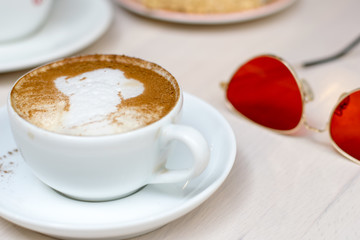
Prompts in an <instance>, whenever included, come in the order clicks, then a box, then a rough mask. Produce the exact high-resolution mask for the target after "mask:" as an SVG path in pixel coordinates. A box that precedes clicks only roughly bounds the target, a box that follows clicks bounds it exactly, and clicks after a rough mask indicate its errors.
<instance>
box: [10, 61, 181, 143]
mask: <svg viewBox="0 0 360 240" xmlns="http://www.w3.org/2000/svg"><path fill="white" fill-rule="evenodd" d="M142 64H147V65H149V66H150V69H147V68H144V67H142V66H141V65H142ZM156 70H158V71H161V69H160V68H159V67H158V66H157V65H155V64H149V63H145V62H144V61H143V60H140V59H136V58H129V57H126V56H115V55H101V56H100V55H91V56H82V57H75V58H70V59H65V60H63V61H59V62H55V63H52V64H49V65H46V66H43V67H40V68H38V69H36V70H34V71H32V72H31V73H29V74H27V75H25V76H24V77H23V78H22V79H21V80H20V81H18V82H17V83H16V85H15V86H14V88H13V90H12V92H11V102H12V106H13V108H14V109H15V111H16V112H17V113H18V114H19V115H20V116H21V117H22V118H24V119H25V120H27V121H29V122H30V123H32V124H34V125H36V126H38V127H40V128H43V129H46V130H48V131H52V132H57V133H61V134H69V135H84V136H90V135H109V134H117V133H123V132H128V131H131V130H134V129H137V128H141V127H144V126H146V125H149V124H151V123H153V122H155V121H157V120H159V119H160V118H162V117H163V116H165V115H166V114H167V113H169V111H170V110H171V109H172V108H173V107H174V105H175V103H176V102H177V100H178V98H179V87H178V85H177V83H176V81H175V80H174V79H173V77H172V76H171V75H168V76H163V75H160V74H158V73H157V72H156Z"/></svg>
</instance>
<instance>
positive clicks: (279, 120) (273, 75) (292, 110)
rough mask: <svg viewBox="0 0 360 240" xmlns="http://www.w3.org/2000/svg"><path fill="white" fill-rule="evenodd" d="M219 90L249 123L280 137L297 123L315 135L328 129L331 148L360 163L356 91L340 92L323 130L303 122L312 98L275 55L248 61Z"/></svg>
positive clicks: (358, 96)
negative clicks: (314, 132) (277, 133)
mask: <svg viewBox="0 0 360 240" xmlns="http://www.w3.org/2000/svg"><path fill="white" fill-rule="evenodd" d="M359 41H360V37H359V38H358V39H357V40H356V41H354V42H353V43H352V44H351V45H349V46H348V47H347V48H346V49H345V50H344V51H349V50H350V49H351V48H352V47H353V46H355V45H356V44H357V43H358V42H359ZM344 51H343V52H344ZM341 55H344V54H337V55H336V57H334V56H333V57H331V58H327V59H323V60H319V61H316V62H311V63H306V64H305V65H304V66H311V65H315V64H318V63H322V62H326V61H329V60H333V59H335V58H338V57H340V56H341ZM223 87H224V88H225V90H226V98H227V100H228V102H229V103H230V104H231V106H232V107H233V108H234V109H235V110H236V111H237V112H239V113H240V114H241V115H242V116H244V117H245V118H247V119H249V120H251V121H252V122H255V123H257V124H259V125H262V126H264V127H266V128H269V129H272V130H275V131H277V132H280V133H284V134H290V133H293V132H294V131H296V130H297V129H298V128H299V127H300V125H301V124H304V125H305V127H306V128H308V129H310V130H314V131H317V132H323V131H327V130H328V132H329V134H330V138H331V140H332V143H333V146H334V147H335V149H337V150H338V151H339V152H340V153H341V154H342V155H344V156H345V157H347V158H348V159H350V160H352V161H354V162H355V163H357V164H360V88H358V89H354V90H352V91H350V92H348V93H343V94H342V95H341V96H340V98H339V100H338V102H337V103H336V104H335V106H334V107H333V110H332V112H331V114H330V118H329V121H328V124H327V127H326V128H325V129H317V128H314V127H311V126H310V125H309V124H308V123H307V122H306V120H305V119H306V118H305V115H304V104H305V103H306V102H308V101H311V100H312V99H313V94H312V92H311V89H310V87H309V86H308V84H307V83H306V82H305V81H304V80H300V79H299V78H298V77H297V75H296V73H295V71H294V70H293V68H292V67H291V66H290V65H289V64H288V63H286V62H285V61H284V60H283V59H281V58H279V57H277V56H273V55H261V56H257V57H255V58H252V59H251V60H249V61H247V62H246V63H245V64H243V65H242V66H240V68H239V69H238V70H237V71H236V72H235V74H234V75H233V76H232V78H231V80H230V81H229V82H228V83H226V84H223Z"/></svg>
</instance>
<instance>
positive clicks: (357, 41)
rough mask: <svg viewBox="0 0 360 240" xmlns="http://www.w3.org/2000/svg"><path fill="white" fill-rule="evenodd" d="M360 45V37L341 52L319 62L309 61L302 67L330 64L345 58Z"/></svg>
mask: <svg viewBox="0 0 360 240" xmlns="http://www.w3.org/2000/svg"><path fill="white" fill-rule="evenodd" d="M359 43H360V36H358V37H357V38H356V39H355V40H354V41H352V42H351V43H350V44H349V45H348V46H346V47H345V48H344V49H343V50H341V51H340V52H338V53H336V54H334V55H332V56H329V57H326V58H323V59H319V60H315V61H309V62H305V63H303V64H302V67H311V66H314V65H318V64H322V63H326V62H330V61H333V60H336V59H338V58H340V57H342V56H344V55H345V54H347V53H348V52H350V51H351V50H352V49H353V48H354V47H355V46H356V45H358V44H359Z"/></svg>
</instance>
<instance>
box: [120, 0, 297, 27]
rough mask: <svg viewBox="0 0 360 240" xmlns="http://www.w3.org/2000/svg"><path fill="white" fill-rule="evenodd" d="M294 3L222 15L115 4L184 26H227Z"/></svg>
mask: <svg viewBox="0 0 360 240" xmlns="http://www.w3.org/2000/svg"><path fill="white" fill-rule="evenodd" d="M295 1H296V0H274V1H273V2H272V3H269V4H267V5H264V6H262V7H259V8H256V9H251V10H246V11H241V12H235V13H223V14H222V13H221V14H220V13H219V14H189V13H181V12H174V11H166V10H156V9H155V10H154V9H148V8H146V7H145V6H144V5H142V4H141V3H140V2H139V1H138V0H117V1H116V2H117V3H118V4H120V6H122V7H124V8H125V9H127V10H129V11H131V12H134V13H136V14H139V15H142V16H144V17H149V18H153V19H157V20H162V21H168V22H176V23H185V24H228V23H236V22H244V21H249V20H253V19H257V18H262V17H266V16H269V15H272V14H275V13H277V12H280V11H282V10H284V9H285V8H287V7H289V6H290V5H292V4H293V3H294V2H295Z"/></svg>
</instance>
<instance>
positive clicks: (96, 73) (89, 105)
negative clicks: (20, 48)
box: [55, 68, 144, 135]
mask: <svg viewBox="0 0 360 240" xmlns="http://www.w3.org/2000/svg"><path fill="white" fill-rule="evenodd" d="M55 86H56V87H57V89H59V90H60V91H61V92H62V93H64V94H65V95H66V96H68V97H69V100H70V108H69V111H66V112H64V114H63V116H62V121H61V122H62V124H61V125H59V126H57V127H59V128H58V129H56V131H58V132H63V133H69V134H76V135H78V134H85V135H93V134H96V133H97V132H102V133H103V134H110V133H112V132H114V131H119V128H121V129H123V130H122V131H126V130H127V129H133V128H136V127H137V126H138V125H139V124H140V125H141V124H143V123H141V122H139V120H138V119H136V118H137V117H138V116H137V115H138V114H137V113H136V112H132V111H130V110H129V109H123V112H126V116H119V117H118V118H117V122H112V119H111V118H110V115H112V114H115V113H116V111H117V106H118V105H119V104H121V102H122V100H126V99H129V98H133V97H136V96H138V95H140V94H142V93H143V91H144V85H143V84H142V83H141V82H139V81H137V80H134V79H127V78H126V77H125V76H124V72H122V71H120V70H118V69H110V68H103V69H97V70H93V71H91V72H86V73H83V74H80V75H77V76H74V77H65V76H62V77H59V78H57V79H56V80H55Z"/></svg>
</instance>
